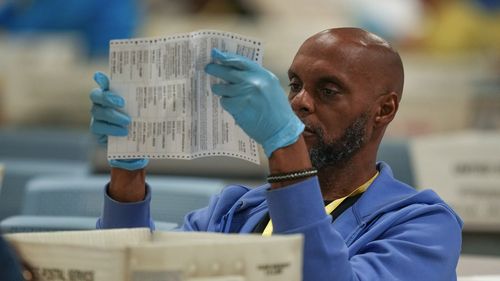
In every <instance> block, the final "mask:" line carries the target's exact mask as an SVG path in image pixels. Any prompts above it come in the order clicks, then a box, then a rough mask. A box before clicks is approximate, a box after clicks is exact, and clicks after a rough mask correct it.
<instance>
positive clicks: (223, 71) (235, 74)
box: [205, 63, 243, 83]
mask: <svg viewBox="0 0 500 281" xmlns="http://www.w3.org/2000/svg"><path fill="white" fill-rule="evenodd" d="M205 72H206V73H208V74H210V75H212V76H215V77H217V78H220V79H222V80H225V81H226V82H228V83H239V82H241V81H242V80H243V72H242V71H240V70H236V69H234V68H232V67H227V66H224V65H221V64H217V63H209V64H207V66H205Z"/></svg>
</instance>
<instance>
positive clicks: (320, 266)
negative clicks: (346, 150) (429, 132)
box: [97, 163, 462, 281]
mask: <svg viewBox="0 0 500 281" xmlns="http://www.w3.org/2000/svg"><path fill="white" fill-rule="evenodd" d="M378 170H379V172H380V175H379V176H378V177H377V178H376V179H375V181H374V182H373V183H372V185H371V186H370V187H369V188H368V190H367V191H366V192H365V193H364V194H363V195H362V196H361V198H359V200H358V201H356V203H354V204H353V205H352V206H351V207H350V208H348V209H347V210H346V211H344V212H343V213H342V214H341V215H340V216H339V217H338V218H337V219H336V220H335V221H333V222H332V218H331V216H329V215H328V214H326V212H325V210H324V204H323V198H322V196H321V191H320V188H319V183H318V179H317V178H316V177H312V178H309V179H307V180H304V181H302V182H300V183H297V184H293V185H290V186H288V187H285V188H280V189H276V190H269V185H267V184H266V185H263V186H261V187H258V188H255V189H249V188H247V187H245V186H241V185H231V186H228V187H226V188H225V189H224V190H223V191H222V192H221V193H220V194H219V195H217V196H214V197H213V198H212V199H211V201H210V203H209V205H208V206H207V207H205V208H203V209H200V210H196V211H193V212H191V213H189V214H188V215H187V216H186V217H185V221H184V224H183V225H182V227H181V230H185V231H211V232H222V233H231V232H232V233H234V232H238V233H250V232H251V231H252V230H253V228H254V227H255V226H256V225H257V223H258V222H259V221H260V220H261V219H262V218H263V216H264V215H265V213H266V212H268V211H269V213H270V216H271V218H272V220H273V225H274V233H275V234H292V233H301V234H303V235H304V267H303V280H305V281H317V280H332V281H333V280H456V273H455V268H456V265H457V262H458V258H459V255H460V249H461V228H462V221H461V220H460V218H459V217H458V216H457V214H456V213H455V212H454V211H453V210H452V209H451V208H450V207H449V206H448V205H446V204H445V203H444V202H443V201H442V200H441V199H440V198H439V196H438V195H437V194H436V193H434V192H433V191H431V190H425V191H421V192H418V191H416V190H415V189H414V188H412V187H410V186H408V185H406V184H404V183H402V182H399V181H397V180H396V179H394V178H393V175H392V171H391V169H390V167H389V166H388V165H387V164H385V163H379V164H378ZM148 188H149V187H148ZM150 200H151V197H150V192H149V190H148V194H147V196H146V198H145V200H144V201H142V202H137V203H119V202H116V201H114V200H112V199H111V198H109V197H108V196H107V195H106V199H105V203H104V211H103V214H102V217H101V218H100V219H99V220H98V222H97V227H98V228H109V227H145V226H148V227H153V223H152V221H151V218H150V214H149V203H150Z"/></svg>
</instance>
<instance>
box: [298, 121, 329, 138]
mask: <svg viewBox="0 0 500 281" xmlns="http://www.w3.org/2000/svg"><path fill="white" fill-rule="evenodd" d="M301 121H302V123H304V125H305V128H304V131H308V132H311V133H313V134H316V135H318V136H323V135H324V132H323V129H321V127H319V126H314V125H313V124H311V123H309V122H305V121H304V120H301Z"/></svg>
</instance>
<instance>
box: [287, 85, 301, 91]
mask: <svg viewBox="0 0 500 281" xmlns="http://www.w3.org/2000/svg"><path fill="white" fill-rule="evenodd" d="M288 87H290V92H292V93H298V92H300V91H301V90H302V86H301V85H300V84H299V83H290V84H288Z"/></svg>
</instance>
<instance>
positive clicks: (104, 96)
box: [90, 72, 148, 171]
mask: <svg viewBox="0 0 500 281" xmlns="http://www.w3.org/2000/svg"><path fill="white" fill-rule="evenodd" d="M94 80H95V82H96V83H97V85H98V86H99V88H95V89H94V90H92V92H91V93H90V100H91V101H92V110H91V114H92V119H91V121H90V131H91V132H92V133H93V134H94V135H96V136H97V140H98V142H99V143H101V144H107V143H108V136H118V137H125V136H127V135H128V125H129V124H130V122H131V119H130V117H129V116H128V115H127V114H126V113H124V112H123V111H121V109H122V108H123V107H124V106H125V100H124V99H123V98H122V97H121V96H119V95H117V94H115V93H113V92H111V91H109V79H108V77H107V76H106V75H105V74H104V73H102V72H96V73H95V74H94ZM109 164H110V166H111V167H115V168H121V169H125V170H129V171H133V170H139V169H143V168H145V167H146V166H147V164H148V159H123V160H110V161H109Z"/></svg>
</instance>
